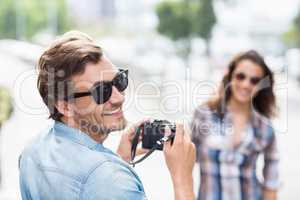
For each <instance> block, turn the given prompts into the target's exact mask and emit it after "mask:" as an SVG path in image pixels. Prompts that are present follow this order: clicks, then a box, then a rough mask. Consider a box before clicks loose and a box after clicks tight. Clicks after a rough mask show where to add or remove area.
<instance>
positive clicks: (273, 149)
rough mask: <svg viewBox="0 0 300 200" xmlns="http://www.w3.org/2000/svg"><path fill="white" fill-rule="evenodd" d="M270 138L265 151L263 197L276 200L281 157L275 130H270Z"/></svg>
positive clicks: (265, 199)
mask: <svg viewBox="0 0 300 200" xmlns="http://www.w3.org/2000/svg"><path fill="white" fill-rule="evenodd" d="M270 133H271V135H270V137H269V142H268V145H267V147H266V148H265V150H264V168H263V177H264V182H263V197H264V200H276V199H277V189H278V187H279V175H278V174H279V173H278V163H279V155H278V148H277V142H276V137H275V134H274V131H273V129H272V128H271V129H270Z"/></svg>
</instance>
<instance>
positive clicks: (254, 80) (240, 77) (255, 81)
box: [234, 72, 262, 85]
mask: <svg viewBox="0 0 300 200" xmlns="http://www.w3.org/2000/svg"><path fill="white" fill-rule="evenodd" d="M234 77H235V79H236V80H238V81H243V80H245V79H247V76H246V74H244V73H242V72H240V73H237V74H235V76H234ZM248 78H249V80H250V83H251V84H252V85H257V84H258V83H259V81H260V80H261V79H262V78H261V77H256V76H253V77H248Z"/></svg>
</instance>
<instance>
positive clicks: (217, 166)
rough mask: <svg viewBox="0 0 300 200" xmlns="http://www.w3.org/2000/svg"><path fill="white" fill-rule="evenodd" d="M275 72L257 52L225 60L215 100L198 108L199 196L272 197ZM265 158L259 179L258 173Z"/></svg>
mask: <svg viewBox="0 0 300 200" xmlns="http://www.w3.org/2000/svg"><path fill="white" fill-rule="evenodd" d="M273 85H274V80H273V74H272V72H271V71H270V69H269V68H268V66H267V65H266V63H265V62H264V59H263V57H262V56H261V55H259V54H258V53H257V52H256V51H253V50H251V51H248V52H245V53H241V54H239V55H237V56H236V57H235V58H234V59H233V60H232V61H231V63H230V64H229V68H228V73H227V74H226V75H225V76H224V77H223V80H222V84H221V89H220V91H219V95H218V97H217V98H213V99H211V100H209V101H208V102H206V103H205V104H204V105H201V106H199V107H198V108H197V109H196V110H195V113H194V116H193V120H192V140H193V142H194V143H195V146H196V149H197V161H198V162H199V165H200V180H201V181H200V189H199V194H198V199H201V200H216V199H220V200H260V199H264V200H275V199H276V196H277V189H278V186H279V182H278V152H277V146H276V139H275V134H274V129H273V127H272V125H271V123H270V118H271V117H272V116H274V111H275V95H274V93H273ZM261 154H262V155H263V156H264V167H263V173H262V174H263V180H262V181H261V182H259V181H258V179H257V177H256V163H257V158H258V156H259V155H261Z"/></svg>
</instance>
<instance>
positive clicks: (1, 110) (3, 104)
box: [0, 87, 13, 127]
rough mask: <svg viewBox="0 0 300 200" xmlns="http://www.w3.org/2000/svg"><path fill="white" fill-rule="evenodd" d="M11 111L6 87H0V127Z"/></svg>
mask: <svg viewBox="0 0 300 200" xmlns="http://www.w3.org/2000/svg"><path fill="white" fill-rule="evenodd" d="M12 112H13V103H12V98H11V96H10V95H9V92H8V90H7V89H5V88H3V87H0V127H1V125H2V124H3V123H4V122H5V121H6V120H8V119H9V118H10V116H11V114H12Z"/></svg>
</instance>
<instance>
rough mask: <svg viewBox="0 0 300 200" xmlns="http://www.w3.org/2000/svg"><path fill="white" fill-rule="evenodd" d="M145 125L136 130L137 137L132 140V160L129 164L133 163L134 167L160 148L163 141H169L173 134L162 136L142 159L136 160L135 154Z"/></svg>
mask: <svg viewBox="0 0 300 200" xmlns="http://www.w3.org/2000/svg"><path fill="white" fill-rule="evenodd" d="M142 130H143V127H139V128H137V130H136V133H135V137H134V138H133V140H132V146H131V161H130V162H129V164H131V165H132V167H134V166H135V165H136V164H138V163H140V162H142V161H143V160H145V159H146V158H147V157H148V156H150V155H151V154H152V153H153V152H154V151H155V150H156V149H158V147H159V146H161V145H162V144H163V143H165V142H167V141H169V140H170V139H172V138H173V137H172V136H165V137H163V138H161V139H160V140H158V141H157V142H156V144H155V145H154V146H153V147H152V148H151V149H150V150H149V151H148V152H147V153H146V154H145V155H144V156H143V157H141V158H140V159H138V160H136V161H134V158H135V155H136V149H137V145H138V142H139V137H140V135H141V133H142Z"/></svg>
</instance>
